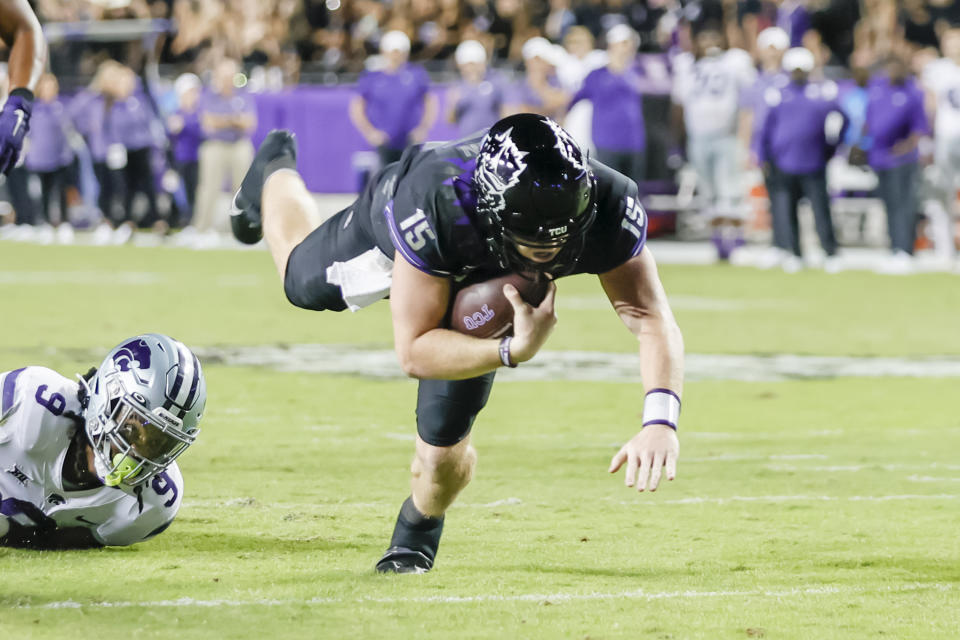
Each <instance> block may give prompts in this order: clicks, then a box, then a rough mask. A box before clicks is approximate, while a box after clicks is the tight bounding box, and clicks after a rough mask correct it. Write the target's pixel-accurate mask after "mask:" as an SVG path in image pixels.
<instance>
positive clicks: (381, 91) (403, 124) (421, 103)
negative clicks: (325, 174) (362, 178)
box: [349, 31, 439, 166]
mask: <svg viewBox="0 0 960 640" xmlns="http://www.w3.org/2000/svg"><path fill="white" fill-rule="evenodd" d="M380 53H381V55H382V56H383V60H384V67H383V69H382V70H378V71H366V72H364V73H363V74H362V75H361V76H360V79H359V80H358V81H357V93H358V95H357V96H356V97H355V98H354V99H353V100H352V101H351V102H350V111H349V114H350V120H351V121H352V122H353V124H354V126H355V127H356V128H357V129H358V130H359V131H360V133H361V134H362V135H363V137H364V138H366V140H367V142H368V143H370V146H372V147H374V148H375V149H376V150H377V153H378V154H379V156H380V164H381V165H382V166H385V165H387V164H389V163H391V162H395V161H396V160H399V159H400V155H401V154H402V153H403V150H404V149H405V148H406V147H407V146H408V145H410V144H416V143H420V142H423V141H424V140H426V139H427V134H428V133H429V132H430V128H431V127H432V126H433V123H434V122H435V121H436V119H437V113H438V111H439V106H438V104H437V99H436V97H435V96H433V95H432V94H430V92H429V89H430V79H429V78H428V77H427V72H426V71H424V70H423V67H420V66H419V65H415V64H412V63H410V62H409V61H408V58H409V56H410V38H408V37H407V35H406V34H405V33H403V32H402V31H388V32H387V33H385V34H384V35H383V37H382V38H381V39H380Z"/></svg>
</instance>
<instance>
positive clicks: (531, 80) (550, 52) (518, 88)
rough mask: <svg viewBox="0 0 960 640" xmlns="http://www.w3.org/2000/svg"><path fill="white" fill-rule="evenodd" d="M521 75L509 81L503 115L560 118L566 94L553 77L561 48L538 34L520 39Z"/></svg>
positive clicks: (565, 102)
mask: <svg viewBox="0 0 960 640" xmlns="http://www.w3.org/2000/svg"><path fill="white" fill-rule="evenodd" d="M522 53H523V66H524V73H523V76H522V77H521V78H520V79H519V80H518V81H517V82H515V83H514V84H513V86H512V87H511V90H510V92H509V95H508V97H507V103H506V105H504V109H503V114H502V115H503V116H508V115H512V114H514V113H539V114H540V115H543V116H548V117H550V118H553V119H554V120H562V119H563V114H564V113H565V112H566V108H567V103H568V102H569V100H570V94H569V93H567V92H566V91H564V89H563V87H561V86H560V81H559V80H558V78H557V66H558V64H559V63H561V62H562V61H563V57H564V56H562V51H560V50H558V48H557V47H555V46H554V45H552V44H551V43H550V41H549V40H547V39H546V38H542V37H540V36H537V37H534V38H530V39H529V40H527V41H526V42H524V43H523V49H522Z"/></svg>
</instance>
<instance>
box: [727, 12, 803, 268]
mask: <svg viewBox="0 0 960 640" xmlns="http://www.w3.org/2000/svg"><path fill="white" fill-rule="evenodd" d="M788 48H790V36H788V35H787V32H786V31H784V30H783V29H781V28H780V27H767V28H766V29H764V30H763V31H761V32H760V35H758V36H757V57H758V58H759V60H760V73H759V74H758V75H757V79H756V80H755V81H754V83H753V84H752V85H751V86H750V87H749V88H748V89H746V90H745V91H744V92H743V95H742V96H741V110H740V113H741V117H742V121H741V126H740V131H741V132H742V133H743V134H748V133H749V135H750V141H749V143H748V144H747V145H745V146H746V147H747V148H748V149H749V156H748V162H749V165H750V166H752V167H755V166H759V157H760V134H761V132H762V131H763V123H764V122H766V120H767V114H768V113H769V111H770V102H768V96H769V95H779V92H780V90H781V89H783V88H784V87H786V86H787V85H788V84H790V76H788V75H787V74H786V73H785V72H784V71H783V68H782V66H781V62H782V60H783V54H784V52H785V51H786V50H787V49H788ZM764 184H765V186H766V189H767V194H768V195H769V196H770V197H771V200H770V205H771V216H770V225H771V227H772V228H773V251H771V253H770V256H769V257H768V258H767V259H765V260H764V262H763V265H762V266H764V267H765V268H768V267H774V266H777V265H779V264H781V263H782V261H783V260H784V259H785V258H786V257H787V254H788V253H789V252H791V245H790V240H789V239H790V232H789V230H788V229H784V228H783V223H784V221H785V220H786V217H785V216H782V215H780V216H778V215H774V214H773V212H772V206H773V187H774V185H773V184H772V183H771V182H770V180H769V176H768V175H765V176H764Z"/></svg>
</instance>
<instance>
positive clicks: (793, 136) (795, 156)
mask: <svg viewBox="0 0 960 640" xmlns="http://www.w3.org/2000/svg"><path fill="white" fill-rule="evenodd" d="M813 68H814V58H813V54H812V53H811V52H810V51H809V50H808V49H804V48H798V47H794V48H792V49H790V50H788V51H787V52H786V53H785V54H784V56H783V69H784V71H786V72H787V73H789V74H790V84H788V85H787V86H786V87H784V88H783V89H781V90H780V91H779V92H778V94H777V96H776V97H775V98H773V99H772V102H773V103H774V104H773V105H772V106H771V109H770V112H769V113H768V114H767V119H766V121H765V122H764V124H763V131H762V133H761V139H760V162H761V163H762V165H763V167H764V172H766V173H768V174H769V178H768V180H769V183H770V184H771V185H772V187H773V191H772V193H771V194H770V197H771V199H772V200H773V204H772V206H771V210H772V212H773V215H776V216H783V217H784V218H785V220H784V221H783V222H781V223H780V224H782V225H783V228H784V229H788V230H789V237H788V238H786V240H787V241H789V246H790V250H791V254H792V255H791V256H790V257H788V258H787V259H786V260H785V261H784V262H783V269H784V271H787V272H791V273H792V272H795V271H798V270H799V269H801V268H802V267H803V262H802V255H803V254H802V251H801V247H800V230H799V223H798V217H797V206H798V205H799V203H800V198H802V197H805V198H807V200H808V201H809V202H810V206H811V208H812V209H813V215H814V220H815V222H816V226H817V233H818V235H819V236H820V246H821V247H822V248H823V251H824V253H825V254H826V256H827V258H826V262H825V263H824V269H825V270H826V271H828V272H836V271H838V270H839V269H840V268H841V264H840V262H839V259H838V256H837V240H836V236H835V235H834V230H833V217H832V216H831V214H830V197H829V195H828V194H827V176H826V166H827V160H829V159H830V157H831V156H832V155H833V153H834V151H835V150H836V146H837V144H838V143H839V141H840V139H841V137H842V135H843V130H844V128H845V127H846V122H847V120H846V116H844V115H843V112H842V111H841V109H840V105H839V104H838V103H837V88H836V85H835V84H833V83H822V84H820V83H810V82H809V76H810V72H811V71H813Z"/></svg>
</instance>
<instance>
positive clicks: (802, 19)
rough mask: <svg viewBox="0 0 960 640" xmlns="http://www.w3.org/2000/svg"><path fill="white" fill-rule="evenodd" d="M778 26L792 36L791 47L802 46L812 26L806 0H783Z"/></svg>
mask: <svg viewBox="0 0 960 640" xmlns="http://www.w3.org/2000/svg"><path fill="white" fill-rule="evenodd" d="M777 26H778V27H780V28H781V29H783V30H784V31H786V32H787V35H789V36H790V46H791V47H802V46H803V36H804V35H806V33H807V31H809V30H810V27H811V20H810V11H809V10H808V9H807V2H806V0H782V1H781V3H780V7H779V9H778V10H777Z"/></svg>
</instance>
